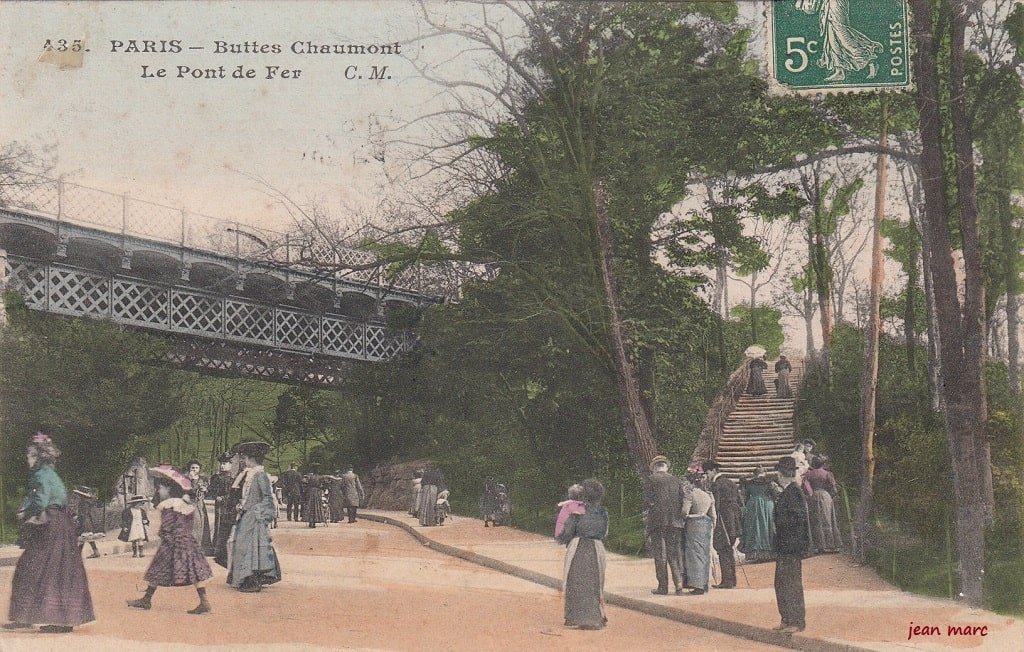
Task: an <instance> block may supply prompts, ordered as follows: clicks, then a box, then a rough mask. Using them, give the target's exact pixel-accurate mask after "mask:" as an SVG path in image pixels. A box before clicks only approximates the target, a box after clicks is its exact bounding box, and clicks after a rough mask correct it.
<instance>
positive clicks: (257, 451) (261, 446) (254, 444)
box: [234, 441, 270, 457]
mask: <svg viewBox="0 0 1024 652" xmlns="http://www.w3.org/2000/svg"><path fill="white" fill-rule="evenodd" d="M234 451H235V452H236V453H238V454H239V455H246V456H248V457H266V456H267V453H269V452H270V444H268V443H267V442H265V441H244V442H242V443H240V444H235V448H234Z"/></svg>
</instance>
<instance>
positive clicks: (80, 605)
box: [4, 430, 96, 633]
mask: <svg viewBox="0 0 1024 652" xmlns="http://www.w3.org/2000/svg"><path fill="white" fill-rule="evenodd" d="M59 456H60V451H59V450H58V449H57V447H56V446H54V444H53V441H52V440H51V439H50V436H49V435H48V434H47V433H46V432H44V431H42V430H40V431H39V432H37V433H36V434H35V435H34V436H33V437H32V439H31V440H30V441H29V444H28V449H27V451H26V457H27V459H28V467H29V469H30V475H29V480H28V493H27V495H26V496H25V500H24V502H22V504H21V508H20V509H19V510H18V520H19V521H20V522H21V523H22V545H23V547H24V548H25V552H23V553H22V554H21V557H19V558H18V564H17V566H15V568H14V579H13V582H12V585H11V606H10V610H9V611H8V619H9V621H10V622H8V623H7V624H6V625H4V629H23V628H28V627H31V626H32V625H34V624H36V623H45V625H44V626H43V627H41V628H40V630H41V631H44V632H53V633H67V632H70V631H71V630H72V629H73V628H74V627H75V626H77V625H82V624H84V623H88V622H92V621H93V620H95V619H96V616H95V614H94V613H93V608H92V596H91V595H90V594H89V582H88V580H87V579H86V576H85V566H84V565H83V564H82V555H81V552H80V551H79V550H78V524H77V523H76V521H75V518H74V516H73V515H72V514H71V513H70V512H69V511H68V510H67V502H68V494H67V490H66V489H65V487H64V483H63V482H62V481H61V479H60V476H58V475H57V472H56V471H55V470H54V468H53V465H54V463H55V462H56V461H57V458H58V457H59Z"/></svg>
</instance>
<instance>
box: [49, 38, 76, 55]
mask: <svg viewBox="0 0 1024 652" xmlns="http://www.w3.org/2000/svg"><path fill="white" fill-rule="evenodd" d="M43 50H44V51H46V52H50V51H53V50H56V51H57V52H68V51H69V50H70V51H71V52H81V50H82V39H77V38H76V39H75V40H74V41H70V42H69V41H68V40H67V39H63V38H59V39H56V40H54V39H46V43H43Z"/></svg>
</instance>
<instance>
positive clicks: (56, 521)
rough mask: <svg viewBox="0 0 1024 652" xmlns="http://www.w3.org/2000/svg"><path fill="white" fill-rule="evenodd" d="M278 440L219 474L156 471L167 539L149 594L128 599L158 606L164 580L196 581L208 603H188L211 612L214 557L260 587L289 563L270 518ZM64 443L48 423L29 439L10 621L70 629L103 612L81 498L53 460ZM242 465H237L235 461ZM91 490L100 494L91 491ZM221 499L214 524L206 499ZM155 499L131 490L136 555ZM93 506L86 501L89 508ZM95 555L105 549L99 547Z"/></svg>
mask: <svg viewBox="0 0 1024 652" xmlns="http://www.w3.org/2000/svg"><path fill="white" fill-rule="evenodd" d="M269 449H270V446H269V445H268V444H266V443H264V442H245V443H241V444H238V445H237V446H235V448H234V449H233V451H232V452H230V453H225V454H224V455H222V456H221V457H220V458H219V459H220V461H221V471H220V473H218V474H217V475H216V476H214V477H213V478H210V479H206V478H205V477H203V476H201V475H200V467H199V465H198V463H192V464H190V465H189V468H188V470H187V474H183V473H181V472H180V471H178V470H177V469H175V468H174V467H172V466H171V465H169V464H164V465H160V466H157V467H154V468H151V469H149V473H150V476H151V478H152V479H153V484H154V496H153V498H152V502H153V503H154V504H155V510H156V511H157V512H158V513H159V514H160V529H159V537H160V546H159V548H158V549H157V551H156V554H155V555H153V558H152V561H150V563H149V566H148V568H147V569H146V572H145V574H144V576H143V578H144V579H145V581H146V582H147V585H148V586H147V588H146V592H145V594H144V595H143V596H142V597H140V598H137V599H134V600H129V601H128V606H129V607H134V608H138V609H150V608H151V607H152V598H153V595H154V594H155V593H156V590H157V588H159V587H169V586H191V587H193V588H195V590H196V593H197V594H198V597H199V604H198V605H197V606H196V607H195V608H193V609H190V610H189V611H188V613H190V614H204V613H209V612H210V611H211V606H210V603H209V600H208V598H207V594H206V584H207V582H208V581H209V580H210V578H211V577H212V576H213V571H212V569H211V567H210V564H209V563H208V562H207V560H206V557H207V556H213V557H214V559H215V561H217V563H218V564H220V565H221V566H224V567H225V568H227V569H228V576H227V582H228V584H230V585H231V586H233V587H235V588H237V589H238V590H240V591H242V592H257V591H259V590H260V589H261V588H262V587H263V586H266V585H268V584H273V583H275V582H278V581H280V579H281V567H280V564H279V563H278V560H277V554H276V552H275V550H274V547H273V544H272V543H271V539H270V532H269V528H270V524H271V523H272V522H273V521H274V519H275V518H276V516H277V514H276V512H277V503H276V501H275V500H274V494H273V489H272V487H271V478H270V476H269V475H268V474H267V472H266V470H265V469H264V467H263V459H264V457H265V456H266V454H267V452H268V451H269ZM59 457H60V450H59V449H58V448H57V446H56V445H55V444H54V442H53V439H52V438H51V436H50V434H49V432H48V429H47V428H41V429H40V430H39V431H38V432H36V433H35V434H34V435H33V436H32V438H31V439H30V440H29V442H28V445H27V447H26V460H27V463H28V467H29V480H28V491H27V493H26V496H25V499H24V501H23V502H22V504H21V507H20V508H19V510H18V521H19V523H20V530H21V538H20V541H21V545H22V547H23V548H24V552H23V553H22V555H21V556H20V557H19V558H18V563H17V566H16V567H15V571H14V577H13V581H12V589H11V603H10V609H9V611H8V621H9V622H7V623H6V624H5V625H3V628H4V629H9V630H13V629H27V628H31V627H33V626H34V625H37V624H39V625H42V626H41V627H40V631H44V632H52V633H67V632H70V631H72V630H73V629H74V627H76V626H78V625H82V624H85V623H88V622H91V621H93V620H95V612H94V610H93V604H92V597H91V594H90V592H89V582H88V578H87V576H86V572H85V566H84V564H83V562H82V554H81V548H80V547H79V545H78V544H79V530H80V529H81V524H80V523H79V518H78V514H77V513H76V512H75V511H74V506H75V504H76V503H77V505H78V506H79V507H80V508H81V507H82V504H83V503H82V501H81V500H74V501H69V496H68V492H67V490H66V488H65V485H64V483H63V481H62V480H61V478H60V476H58V475H57V472H56V470H55V469H54V465H55V463H56V461H57V459H58V458H59ZM235 459H237V460H238V462H239V463H240V466H241V469H240V470H239V471H238V473H237V474H233V473H232V466H233V460H235ZM82 493H83V495H85V497H87V498H92V499H94V498H93V497H92V496H91V494H88V493H87V492H84V491H83V492H82ZM206 497H212V498H213V499H214V504H215V521H214V525H213V527H212V528H211V526H210V523H209V518H208V516H207V514H206V508H205V503H204V500H205V498H206ZM149 500H150V499H148V498H146V497H144V496H132V497H131V499H129V500H126V501H125V502H126V505H125V509H124V512H123V513H122V516H121V534H120V535H119V537H118V538H119V539H121V540H122V541H126V542H130V543H132V553H133V554H132V556H133V557H143V556H144V554H143V546H144V543H145V542H146V541H148V539H149V533H148V526H149V517H148V512H147V510H146V508H145V504H146V503H147V502H149ZM83 509H84V508H83ZM91 556H98V551H96V550H95V549H94V553H93V555H91Z"/></svg>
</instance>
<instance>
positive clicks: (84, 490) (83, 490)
mask: <svg viewBox="0 0 1024 652" xmlns="http://www.w3.org/2000/svg"><path fill="white" fill-rule="evenodd" d="M71 493H76V494H78V495H79V496H82V497H83V498H95V497H96V495H97V493H98V492H97V491H96V490H95V489H93V488H92V487H86V486H85V485H77V486H76V487H75V488H74V489H72V490H71Z"/></svg>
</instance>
